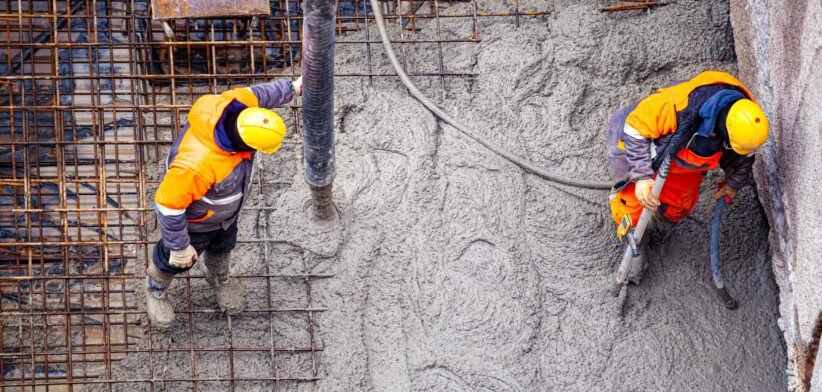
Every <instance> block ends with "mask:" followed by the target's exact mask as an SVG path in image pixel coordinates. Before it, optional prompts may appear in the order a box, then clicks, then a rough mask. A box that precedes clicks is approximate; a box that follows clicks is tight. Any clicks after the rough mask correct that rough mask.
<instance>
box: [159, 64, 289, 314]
mask: <svg viewBox="0 0 822 392" xmlns="http://www.w3.org/2000/svg"><path fill="white" fill-rule="evenodd" d="M301 90H302V78H300V79H298V80H297V81H295V82H293V83H292V82H289V81H286V80H278V81H275V82H271V83H265V84H259V85H255V86H251V87H248V88H237V89H233V90H229V91H226V92H224V93H222V94H220V95H213V94H208V95H204V96H202V97H200V98H199V99H197V101H196V102H195V103H194V105H193V106H192V107H191V111H189V113H188V121H187V122H186V124H185V126H184V127H183V130H182V132H180V134H179V135H178V136H177V139H175V140H174V143H173V144H172V145H171V150H170V151H169V153H168V158H167V159H166V171H165V174H164V176H163V179H162V182H161V183H160V186H159V188H158V189H157V193H156V194H155V196H154V201H155V208H156V211H157V218H158V220H159V222H160V231H161V233H162V239H161V240H160V241H158V242H157V244H156V245H155V247H154V252H153V257H152V262H151V263H149V266H148V271H147V274H146V275H147V279H146V312H147V313H148V317H149V319H150V320H151V322H152V323H153V324H154V325H156V326H159V327H165V326H168V325H170V324H171V323H172V322H173V321H174V309H173V308H172V306H171V304H170V302H169V300H168V297H167V290H168V288H169V286H170V285H171V283H172V281H173V279H174V276H175V275H177V274H179V273H182V272H185V271H187V270H189V269H190V268H191V267H192V266H193V264H194V262H196V261H197V260H198V258H199V255H200V254H201V253H204V257H203V258H204V264H205V267H206V268H205V273H204V274H205V279H206V281H207V282H208V283H209V285H211V287H212V288H213V289H214V292H215V295H216V297H217V304H218V305H219V307H220V309H222V310H224V311H226V312H228V313H229V314H231V313H237V312H240V311H242V310H243V307H244V304H245V297H244V293H243V288H242V286H241V285H240V283H239V282H238V281H237V280H232V279H230V276H229V262H230V254H231V250H232V249H233V248H234V245H235V243H236V240H237V215H238V214H239V212H240V209H241V207H242V205H243V203H244V202H245V201H246V200H247V199H248V197H249V196H250V190H251V176H252V174H253V169H252V167H253V161H254V153H255V152H256V151H260V152H262V153H264V154H273V153H275V152H276V151H277V150H278V149H279V148H280V145H281V144H282V141H283V139H284V138H285V133H286V127H285V123H284V122H283V119H282V118H280V116H279V115H277V113H274V112H273V111H271V110H269V109H273V108H274V107H277V106H282V105H284V104H286V103H288V102H290V101H291V100H292V99H293V97H294V96H295V95H300V93H301Z"/></svg>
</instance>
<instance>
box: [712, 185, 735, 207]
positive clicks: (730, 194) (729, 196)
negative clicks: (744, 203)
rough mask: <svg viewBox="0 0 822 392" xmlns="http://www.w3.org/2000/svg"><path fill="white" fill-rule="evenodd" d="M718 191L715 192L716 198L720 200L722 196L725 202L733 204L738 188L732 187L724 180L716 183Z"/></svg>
mask: <svg viewBox="0 0 822 392" xmlns="http://www.w3.org/2000/svg"><path fill="white" fill-rule="evenodd" d="M716 189H717V191H716V193H714V200H719V199H720V198H722V197H724V198H725V202H726V203H728V204H731V201H733V199H734V197H736V189H734V188H731V186H730V185H728V184H727V183H724V182H720V183H719V184H716Z"/></svg>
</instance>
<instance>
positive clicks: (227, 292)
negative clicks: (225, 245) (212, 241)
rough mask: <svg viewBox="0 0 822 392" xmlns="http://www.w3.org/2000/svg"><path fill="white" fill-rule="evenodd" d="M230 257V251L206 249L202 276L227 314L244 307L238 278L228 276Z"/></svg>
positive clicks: (241, 309) (238, 311)
mask: <svg viewBox="0 0 822 392" xmlns="http://www.w3.org/2000/svg"><path fill="white" fill-rule="evenodd" d="M230 259H231V252H228V253H220V254H214V253H211V252H208V251H206V252H205V260H204V262H203V264H205V267H206V268H205V272H204V276H205V279H206V282H208V284H209V285H211V288H213V289H214V294H215V295H216V296H217V305H219V306H220V309H221V310H222V311H224V312H226V313H228V314H236V313H240V312H242V311H243V308H244V307H245V290H243V286H242V285H241V284H240V282H239V281H238V280H236V279H231V278H229V276H228V270H229V268H228V265H229V260H230Z"/></svg>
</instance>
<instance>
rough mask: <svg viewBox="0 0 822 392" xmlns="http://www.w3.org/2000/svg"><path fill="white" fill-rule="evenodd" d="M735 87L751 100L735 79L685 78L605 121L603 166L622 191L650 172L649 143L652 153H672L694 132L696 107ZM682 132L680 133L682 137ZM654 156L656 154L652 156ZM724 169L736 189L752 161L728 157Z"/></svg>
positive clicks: (718, 75) (715, 75) (709, 74)
mask: <svg viewBox="0 0 822 392" xmlns="http://www.w3.org/2000/svg"><path fill="white" fill-rule="evenodd" d="M727 89H735V90H737V91H739V92H741V93H742V94H744V95H745V96H747V97H748V98H750V99H751V100H754V98H753V95H752V94H751V93H750V91H748V89H747V88H746V87H745V86H744V85H743V84H742V83H741V82H740V81H738V80H737V79H736V78H734V77H733V76H731V75H730V74H727V73H725V72H718V71H705V72H702V73H700V74H699V75H697V76H695V77H694V78H692V79H690V80H685V81H676V82H673V83H670V84H668V85H666V86H665V87H663V88H660V89H659V90H657V92H655V93H654V94H651V95H649V96H648V97H646V98H644V99H642V100H641V101H639V102H637V103H635V104H634V105H631V106H629V107H627V108H624V109H622V110H620V111H618V112H617V113H615V114H614V115H613V116H612V117H611V119H610V120H609V122H608V128H607V130H606V133H607V137H608V162H609V165H610V167H611V174H612V176H613V179H614V181H615V183H616V185H615V188H617V189H621V188H623V187H625V186H626V185H627V184H629V183H631V182H633V181H636V180H638V179H643V178H651V177H652V176H653V174H654V166H653V158H652V148H651V147H652V145H653V147H654V150H655V152H656V154H661V153H663V152H664V151H666V149H669V148H670V149H672V150H671V152H673V153H676V152H678V151H680V150H681V149H682V148H685V145H684V144H682V143H680V144H678V145H673V144H671V143H669V142H671V141H672V139H673V138H672V136H673V135H674V134H675V133H676V134H682V135H680V136H684V137H678V138H676V140H678V141H681V140H685V143H687V141H688V139H689V138H690V137H691V136H692V135H693V134H694V133H695V132H696V130H697V129H698V128H699V126H700V124H701V121H702V118H701V117H700V116H699V109H700V107H701V106H702V104H704V103H705V102H706V101H707V100H708V99H709V98H711V97H712V96H713V95H714V94H716V93H717V92H719V91H722V90H727ZM683 133H684V134H683ZM656 154H655V155H656ZM723 155H726V154H725V153H723ZM728 158H729V159H726V160H725V162H726V164H723V165H722V166H723V169H724V170H725V171H726V179H727V181H728V183H729V184H730V185H731V186H732V187H734V188H736V189H739V188H741V187H742V186H744V185H745V184H746V183H747V182H749V181H750V177H751V165H752V163H753V157H752V156H751V157H738V156H734V157H731V156H730V155H729V156H728Z"/></svg>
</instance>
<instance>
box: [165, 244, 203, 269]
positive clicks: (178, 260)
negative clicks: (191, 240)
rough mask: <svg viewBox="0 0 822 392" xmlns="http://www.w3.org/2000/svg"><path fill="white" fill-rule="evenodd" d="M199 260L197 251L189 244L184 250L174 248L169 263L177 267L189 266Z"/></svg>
mask: <svg viewBox="0 0 822 392" xmlns="http://www.w3.org/2000/svg"><path fill="white" fill-rule="evenodd" d="M195 260H197V251H196V250H194V247H193V246H191V245H189V246H188V247H187V248H185V249H183V250H172V251H171V254H170V255H169V258H168V263H169V264H171V265H172V266H174V267H177V268H188V267H191V265H192V264H194V261H195Z"/></svg>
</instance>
